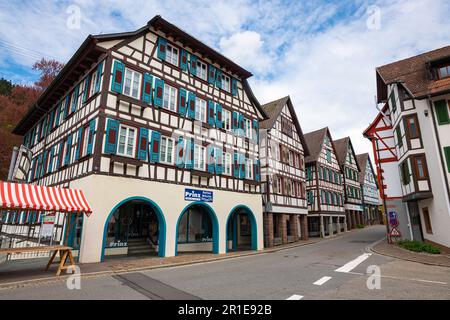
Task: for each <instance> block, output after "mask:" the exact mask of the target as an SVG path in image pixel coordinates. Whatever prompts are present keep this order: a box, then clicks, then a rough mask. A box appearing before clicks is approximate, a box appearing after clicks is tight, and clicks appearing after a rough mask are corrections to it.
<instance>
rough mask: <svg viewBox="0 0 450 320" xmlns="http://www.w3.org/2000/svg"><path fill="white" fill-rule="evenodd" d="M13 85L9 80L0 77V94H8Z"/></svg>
mask: <svg viewBox="0 0 450 320" xmlns="http://www.w3.org/2000/svg"><path fill="white" fill-rule="evenodd" d="M13 87H14V86H13V84H12V83H11V81H9V80H6V79H4V78H1V79H0V95H2V96H10V95H11V92H12V89H13Z"/></svg>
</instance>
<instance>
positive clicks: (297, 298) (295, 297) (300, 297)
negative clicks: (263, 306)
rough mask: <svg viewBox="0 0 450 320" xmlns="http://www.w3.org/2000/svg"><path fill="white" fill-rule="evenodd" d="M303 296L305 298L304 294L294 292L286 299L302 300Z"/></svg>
mask: <svg viewBox="0 0 450 320" xmlns="http://www.w3.org/2000/svg"><path fill="white" fill-rule="evenodd" d="M302 298H303V296H300V295H298V294H293V295H292V296H290V297H289V298H287V299H286V300H301V299H302Z"/></svg>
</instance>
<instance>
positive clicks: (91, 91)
mask: <svg viewBox="0 0 450 320" xmlns="http://www.w3.org/2000/svg"><path fill="white" fill-rule="evenodd" d="M97 76H98V75H97V72H94V73H93V74H92V77H91V79H90V80H89V81H90V83H89V84H90V87H89V97H92V96H93V95H94V93H95V83H96V82H97ZM88 86H89V85H88Z"/></svg>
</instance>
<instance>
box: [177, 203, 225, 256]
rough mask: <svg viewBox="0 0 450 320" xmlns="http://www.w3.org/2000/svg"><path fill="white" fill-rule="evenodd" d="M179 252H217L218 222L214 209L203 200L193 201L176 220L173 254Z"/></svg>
mask: <svg viewBox="0 0 450 320" xmlns="http://www.w3.org/2000/svg"><path fill="white" fill-rule="evenodd" d="M179 252H213V253H219V223H218V220H217V216H216V213H215V212H214V210H213V209H212V208H211V207H210V206H209V205H208V204H206V203H204V202H193V203H191V204H189V205H188V206H187V207H186V208H184V210H183V211H182V212H181V215H180V217H179V218H178V221H177V229H176V242H175V255H177V254H178V253H179Z"/></svg>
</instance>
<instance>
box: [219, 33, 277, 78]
mask: <svg viewBox="0 0 450 320" xmlns="http://www.w3.org/2000/svg"><path fill="white" fill-rule="evenodd" d="M219 47H220V50H221V52H223V54H224V55H225V56H227V57H229V58H230V59H232V60H233V61H236V62H237V63H238V64H241V65H243V66H246V67H247V68H249V69H251V70H252V71H253V72H254V73H258V74H260V76H261V75H264V74H266V73H267V72H268V71H269V70H271V59H270V56H269V54H270V53H269V52H268V51H266V52H264V50H263V41H262V40H261V35H260V34H259V33H257V32H255V31H244V32H238V33H235V34H233V35H231V36H230V37H228V38H225V37H223V38H221V39H220V43H219Z"/></svg>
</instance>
